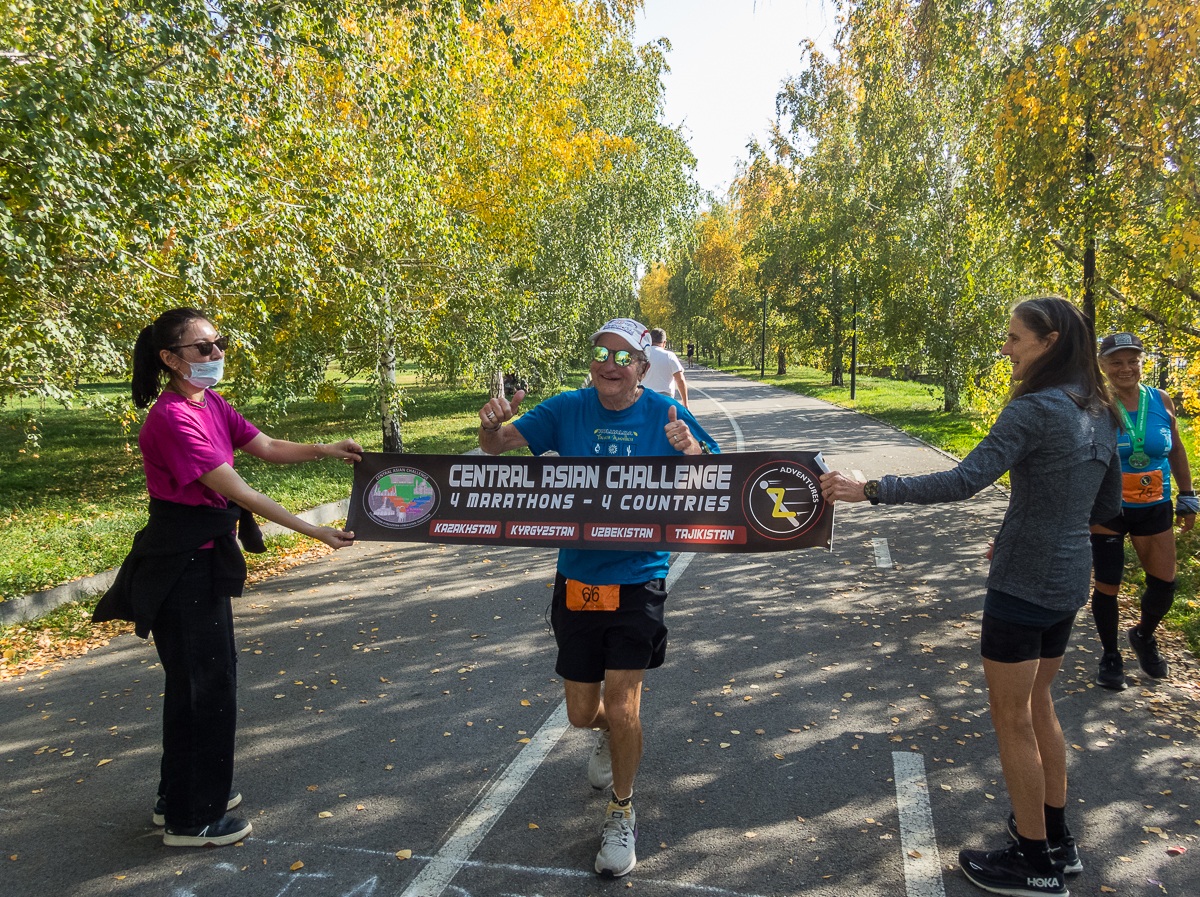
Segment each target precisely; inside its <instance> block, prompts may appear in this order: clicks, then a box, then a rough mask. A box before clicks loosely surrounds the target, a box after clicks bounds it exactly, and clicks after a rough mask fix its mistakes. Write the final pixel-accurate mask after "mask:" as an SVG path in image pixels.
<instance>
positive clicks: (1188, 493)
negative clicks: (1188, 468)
mask: <svg viewBox="0 0 1200 897" xmlns="http://www.w3.org/2000/svg"><path fill="white" fill-rule="evenodd" d="M1175 494H1176V495H1178V496H1179V497H1180V498H1195V497H1196V490H1195V489H1180V490H1179V491H1178V492H1176V493H1175Z"/></svg>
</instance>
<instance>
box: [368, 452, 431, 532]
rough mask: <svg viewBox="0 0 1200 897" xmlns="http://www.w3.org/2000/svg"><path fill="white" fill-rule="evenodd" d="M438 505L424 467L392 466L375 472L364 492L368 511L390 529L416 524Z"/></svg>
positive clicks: (373, 517)
mask: <svg viewBox="0 0 1200 897" xmlns="http://www.w3.org/2000/svg"><path fill="white" fill-rule="evenodd" d="M437 506H438V488H437V484H436V483H435V482H434V481H433V478H432V477H430V476H429V474H427V473H425V471H423V470H417V469H416V468H413V467H391V468H388V469H387V470H385V471H383V472H382V473H379V474H376V476H375V479H373V480H372V481H371V485H370V486H368V487H367V490H366V492H365V493H364V495H363V507H364V509H365V510H366V512H367V515H368V516H369V517H370V518H371V519H372V520H374V521H375V522H376V523H378V524H379V525H380V526H386V527H388V528H390V529H407V528H408V527H410V526H416V525H417V524H418V523H420V522H421V521H423V520H427V519H428V518H429V517H430V516H431V515H432V514H433V512H434V511H436V510H437Z"/></svg>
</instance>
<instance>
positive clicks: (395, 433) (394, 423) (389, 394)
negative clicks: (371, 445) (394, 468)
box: [379, 339, 404, 452]
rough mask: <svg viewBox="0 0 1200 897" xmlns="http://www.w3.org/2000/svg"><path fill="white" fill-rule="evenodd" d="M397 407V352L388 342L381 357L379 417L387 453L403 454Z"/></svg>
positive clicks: (384, 449)
mask: <svg viewBox="0 0 1200 897" xmlns="http://www.w3.org/2000/svg"><path fill="white" fill-rule="evenodd" d="M397 412H398V409H397V407H396V351H395V343H394V341H392V340H390V339H389V340H388V342H387V344H386V346H385V348H384V350H383V352H381V353H380V355H379V417H380V421H381V423H382V426H383V446H382V450H383V451H385V452H403V451H404V440H403V438H402V437H401V435H400V416H399V414H398V413H397Z"/></svg>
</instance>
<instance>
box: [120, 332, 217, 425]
mask: <svg viewBox="0 0 1200 897" xmlns="http://www.w3.org/2000/svg"><path fill="white" fill-rule="evenodd" d="M197 320H199V321H206V320H208V318H207V316H206V315H205V314H204V312H202V311H199V310H198V309H195V308H173V309H171V310H170V311H165V312H163V313H162V314H161V315H159V316H158V317H157V318H156V319H155V321H154V323H153V324H151V325H149V326H148V327H143V328H142V332H141V333H139V334H138V338H137V342H136V343H134V346H133V382H132V384H131V391H132V393H133V404H134V405H136V406H137V407H138V408H145V407H147V406H148V405H150V403H151V402H153V401H154V400H155V399H157V398H158V396H159V393H161V392H162V390H163V384H164V377H165V379H166V380H170V378H171V369H170V368H169V367H167V366H166V365H165V364H164V363H163V360H162V356H161V355H159V354H158V353H159V352H161V351H162V350H163V349H168V350H169V349H171V347H172V346H178V345H179V340H180V339H181V338H182V337H183V332H184V331H185V330H187V328H188V326H189V325H190V324H191V323H192V322H193V321H197Z"/></svg>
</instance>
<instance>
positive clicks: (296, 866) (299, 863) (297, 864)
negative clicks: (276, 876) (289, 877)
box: [288, 860, 304, 872]
mask: <svg viewBox="0 0 1200 897" xmlns="http://www.w3.org/2000/svg"><path fill="white" fill-rule="evenodd" d="M288 868H289V869H291V870H292V871H293V872H295V871H296V870H297V869H303V868H304V861H303V860H296V862H294V863H292V865H291V866H289V867H288Z"/></svg>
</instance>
